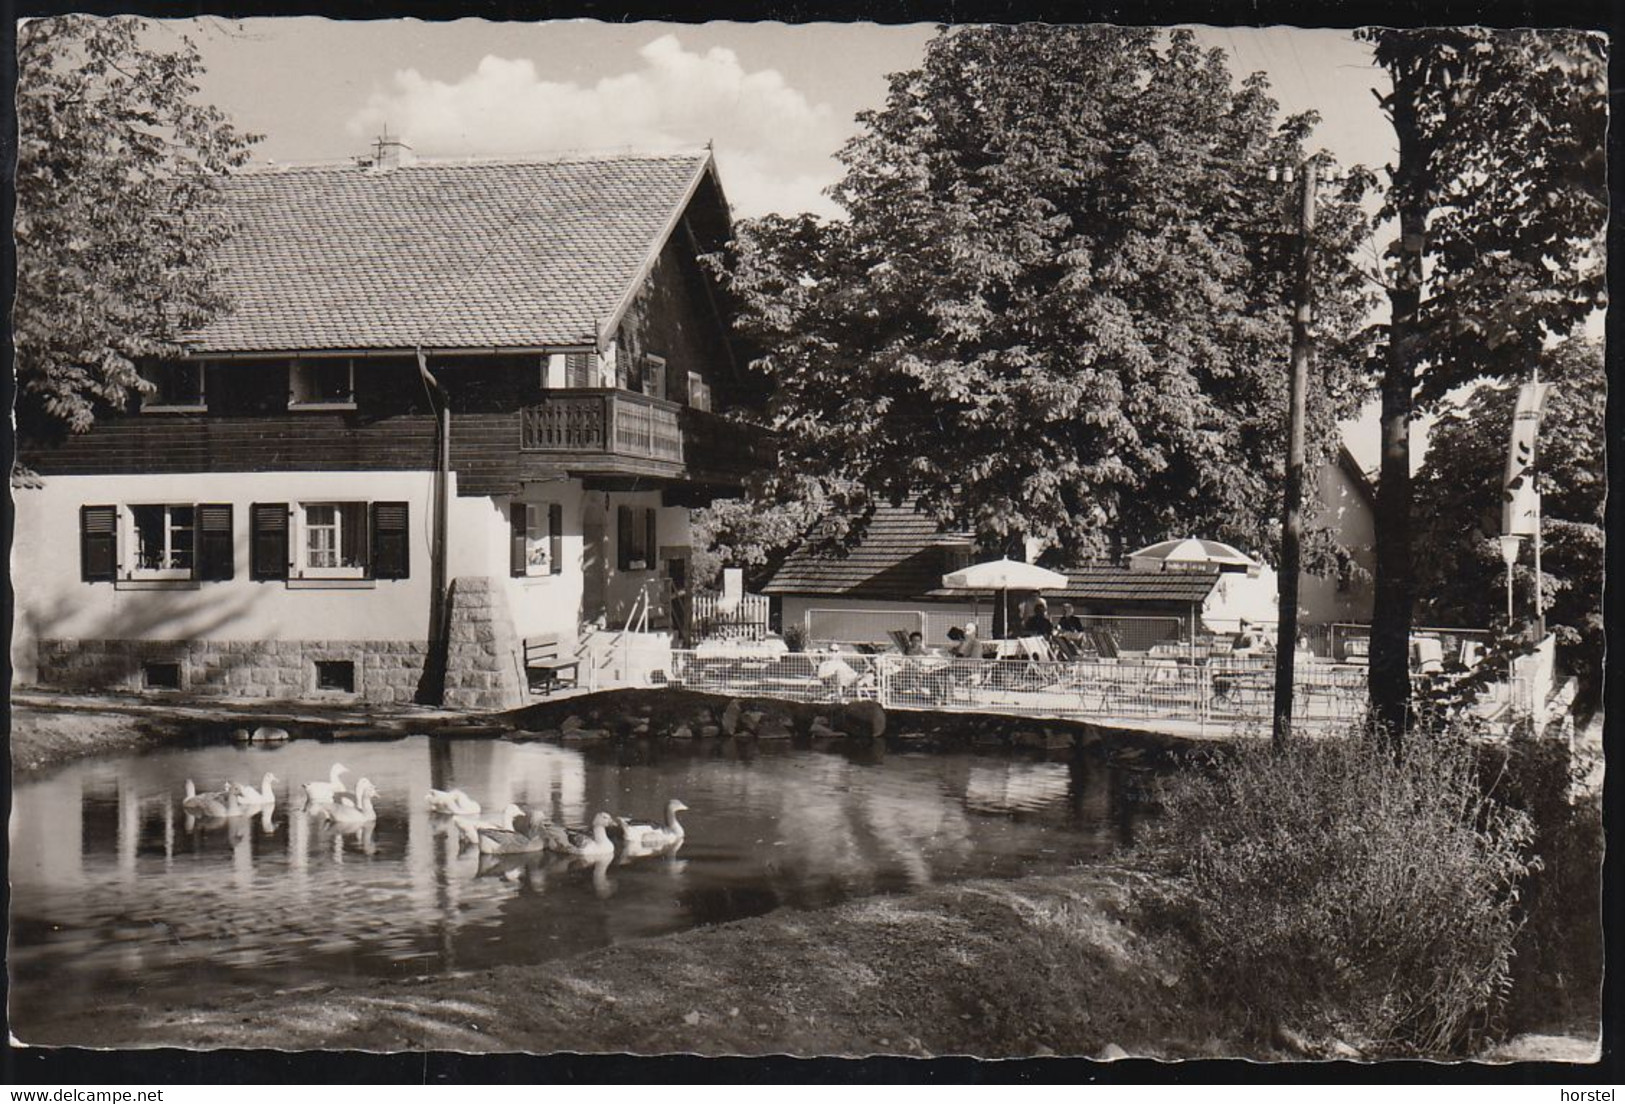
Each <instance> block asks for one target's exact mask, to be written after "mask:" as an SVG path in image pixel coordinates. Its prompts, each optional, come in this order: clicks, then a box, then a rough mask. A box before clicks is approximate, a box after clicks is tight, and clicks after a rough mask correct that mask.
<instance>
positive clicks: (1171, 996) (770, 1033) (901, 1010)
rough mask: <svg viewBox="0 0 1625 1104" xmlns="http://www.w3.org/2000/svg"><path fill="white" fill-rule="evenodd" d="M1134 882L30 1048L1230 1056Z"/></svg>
mask: <svg viewBox="0 0 1625 1104" xmlns="http://www.w3.org/2000/svg"><path fill="white" fill-rule="evenodd" d="M1142 881H1143V876H1142V875H1137V874H1132V873H1128V872H1125V871H1121V870H1112V869H1106V868H1092V869H1090V870H1088V871H1080V872H1079V873H1077V874H1075V875H1067V876H1062V877H1055V878H1041V879H1037V878H1035V879H1026V880H1021V881H1013V882H977V883H967V884H962V885H956V886H941V887H936V888H933V889H931V890H928V891H926V892H923V893H920V894H916V895H911V896H908V897H881V898H871V899H866V900H863V901H857V902H852V903H849V904H846V905H843V906H840V907H837V908H834V909H829V910H824V911H819V912H795V911H789V910H781V911H778V912H775V913H772V914H770V915H767V916H761V917H756V918H753V919H750V920H743V921H739V922H736V923H731V924H725V925H719V926H716V927H712V928H703V929H699V930H696V931H692V932H687V933H683V934H680V935H674V936H667V937H663V938H659V939H652V940H646V941H639V942H632V943H627V944H623V945H619V946H615V947H611V948H608V949H605V950H603V951H599V952H595V953H593V954H589V955H585V956H581V957H578V958H575V959H571V960H568V961H561V962H555V963H549V964H545V965H541V966H533V967H507V968H503V969H499V970H492V971H484V972H481V973H478V974H474V975H471V976H465V977H452V978H444V979H437V980H402V981H391V982H384V983H378V982H369V983H364V984H355V983H345V984H342V985H336V986H334V987H321V988H312V989H302V990H296V991H285V992H278V993H273V994H268V995H265V994H245V993H241V992H238V993H229V992H213V991H200V992H199V993H198V1000H197V1002H196V1003H195V1004H194V1005H190V1006H188V1007H186V1008H184V1009H179V1008H177V1009H167V1010H166V1009H162V1008H153V1007H149V1006H148V1005H146V1004H143V1003H141V1002H140V1001H139V1000H131V1001H128V1002H122V1001H120V1000H118V999H117V998H116V997H115V996H114V995H113V994H109V1000H108V1001H107V1002H106V1004H104V1005H103V1006H102V1007H99V1008H98V1009H96V1010H95V1011H93V1012H87V1013H83V1014H79V1015H75V1016H73V1017H70V1018H66V1019H58V1020H52V1019H49V1018H46V1017H41V1016H39V1015H38V1014H37V1011H33V1010H27V1009H13V1014H14V1022H13V1028H12V1029H13V1031H14V1032H16V1034H17V1035H18V1036H19V1037H20V1038H22V1039H24V1040H26V1041H27V1042H30V1043H40V1044H67V1043H74V1042H79V1043H83V1042H84V1041H85V1040H88V1039H95V1040H97V1043H98V1045H104V1046H116V1047H143V1046H201V1047H271V1048H285V1049H309V1048H324V1049H332V1048H345V1049H360V1050H400V1049H411V1050H418V1049H448V1050H459V1051H531V1052H549V1051H576V1052H632V1053H642V1054H654V1053H674V1052H681V1053H696V1054H710V1055H721V1054H786V1053H788V1054H803V1055H812V1054H825V1055H862V1054H871V1053H890V1054H909V1055H925V1054H938V1055H942V1054H976V1055H981V1056H984V1057H1022V1056H1030V1055H1035V1054H1047V1053H1057V1054H1063V1055H1090V1056H1094V1055H1100V1054H1102V1053H1103V1052H1105V1053H1109V1054H1116V1053H1117V1050H1115V1049H1108V1048H1121V1050H1122V1051H1126V1052H1128V1053H1129V1054H1135V1055H1158V1056H1164V1057H1178V1056H1187V1055H1201V1054H1224V1053H1236V1052H1237V1047H1238V1045H1239V1044H1238V1042H1237V1041H1236V1040H1231V1039H1226V1038H1224V1037H1223V1034H1222V1029H1221V1025H1219V1024H1217V1023H1215V1022H1212V1021H1211V1020H1209V1019H1208V1018H1207V1017H1205V1016H1204V1014H1203V1013H1202V1012H1201V1011H1200V1010H1199V1009H1194V1008H1192V1007H1190V1006H1189V1005H1188V1004H1187V1002H1186V998H1185V993H1186V991H1187V988H1188V980H1189V979H1188V976H1187V972H1186V971H1187V970H1188V963H1187V962H1186V961H1185V958H1184V955H1183V952H1182V949H1181V947H1180V946H1179V945H1177V944H1172V943H1167V942H1164V941H1163V940H1162V939H1160V938H1158V937H1150V936H1147V935H1145V934H1143V933H1141V932H1138V931H1136V929H1135V928H1134V926H1133V925H1132V923H1131V915H1132V909H1133V908H1134V903H1133V902H1134V899H1135V897H1136V894H1137V891H1138V889H1139V888H1140V884H1141V883H1142Z"/></svg>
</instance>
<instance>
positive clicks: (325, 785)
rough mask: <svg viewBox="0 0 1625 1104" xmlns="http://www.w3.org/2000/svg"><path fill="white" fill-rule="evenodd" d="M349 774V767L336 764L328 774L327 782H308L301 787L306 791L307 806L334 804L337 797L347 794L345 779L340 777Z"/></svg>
mask: <svg viewBox="0 0 1625 1104" xmlns="http://www.w3.org/2000/svg"><path fill="white" fill-rule="evenodd" d="M349 773H350V768H349V767H347V766H345V765H344V764H343V763H334V764H333V769H332V770H330V771H328V772H327V781H326V782H306V783H305V784H304V786H303V787H301V788H302V789H303V790H304V791H305V804H306V805H330V804H332V802H333V799H334V798H335V797H337V796H338V795H339V794H341V793H344V792H345V789H344V779H343V778H342V777H340V776H341V775H346V774H349Z"/></svg>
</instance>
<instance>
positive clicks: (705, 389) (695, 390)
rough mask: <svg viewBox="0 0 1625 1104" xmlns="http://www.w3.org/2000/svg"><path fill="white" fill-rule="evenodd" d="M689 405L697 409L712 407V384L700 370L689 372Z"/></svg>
mask: <svg viewBox="0 0 1625 1104" xmlns="http://www.w3.org/2000/svg"><path fill="white" fill-rule="evenodd" d="M688 405H689V406H692V407H693V408H694V409H695V410H710V409H711V385H710V384H708V383H706V382H705V377H704V376H702V375H700V374H699V373H698V372H690V373H689V374H688Z"/></svg>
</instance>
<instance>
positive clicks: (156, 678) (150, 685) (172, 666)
mask: <svg viewBox="0 0 1625 1104" xmlns="http://www.w3.org/2000/svg"><path fill="white" fill-rule="evenodd" d="M141 685H142V686H144V687H145V688H146V689H148V690H179V689H180V688H181V665H180V664H179V663H143V664H142V665H141Z"/></svg>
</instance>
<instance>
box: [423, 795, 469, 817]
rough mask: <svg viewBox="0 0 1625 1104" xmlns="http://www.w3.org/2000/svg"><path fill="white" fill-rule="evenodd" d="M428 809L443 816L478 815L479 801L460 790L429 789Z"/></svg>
mask: <svg viewBox="0 0 1625 1104" xmlns="http://www.w3.org/2000/svg"><path fill="white" fill-rule="evenodd" d="M429 811H430V812H431V813H441V814H444V815H445V816H479V815H480V803H479V802H478V801H475V800H474V799H473V798H472V797H469V796H468V795H467V794H466V793H464V792H463V791H462V790H430V791H429Z"/></svg>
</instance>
